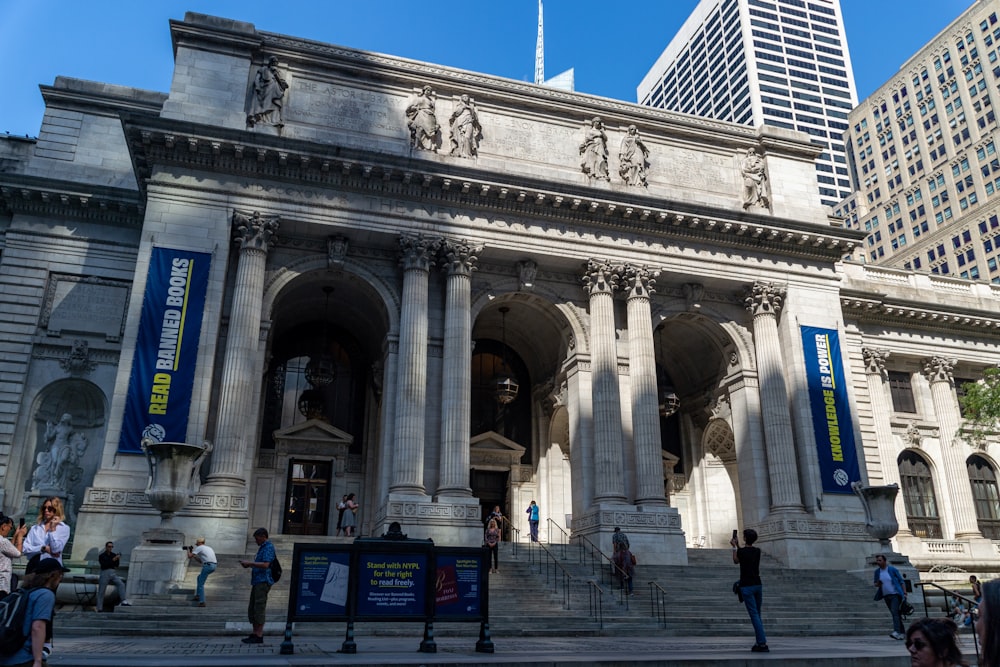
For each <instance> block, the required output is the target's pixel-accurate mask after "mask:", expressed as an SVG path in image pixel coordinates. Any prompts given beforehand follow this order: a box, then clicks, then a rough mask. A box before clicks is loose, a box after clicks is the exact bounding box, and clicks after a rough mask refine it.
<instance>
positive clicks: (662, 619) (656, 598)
mask: <svg viewBox="0 0 1000 667" xmlns="http://www.w3.org/2000/svg"><path fill="white" fill-rule="evenodd" d="M666 599H667V591H666V589H665V588H663V586H660V585H659V584H658V583H656V582H655V581H651V582H649V615H650V616H655V617H656V620H657V621H658V622H659V624H660V625H661V626H662V627H663V628H666V627H667V604H666Z"/></svg>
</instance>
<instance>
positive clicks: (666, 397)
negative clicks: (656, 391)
mask: <svg viewBox="0 0 1000 667" xmlns="http://www.w3.org/2000/svg"><path fill="white" fill-rule="evenodd" d="M680 407H681V399H680V397H679V396H678V395H677V394H675V393H674V390H673V389H672V388H671V387H665V388H664V389H663V391H661V392H660V416H661V417H663V418H667V417H669V416H670V415H672V414H674V413H675V412H677V411H678V410H679V409H680Z"/></svg>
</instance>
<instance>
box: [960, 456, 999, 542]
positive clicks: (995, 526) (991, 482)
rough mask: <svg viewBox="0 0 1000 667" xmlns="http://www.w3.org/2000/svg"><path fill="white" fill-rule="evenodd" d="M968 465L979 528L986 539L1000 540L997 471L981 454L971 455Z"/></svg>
mask: <svg viewBox="0 0 1000 667" xmlns="http://www.w3.org/2000/svg"><path fill="white" fill-rule="evenodd" d="M967 465H968V468H969V483H970V484H972V498H973V501H974V502H975V504H976V519H977V520H978V522H979V530H980V532H981V533H982V534H983V537H985V538H986V539H989V540H1000V494H998V493H997V476H996V471H995V470H993V466H991V465H990V463H989V461H987V460H986V459H984V458H983V457H981V456H970V457H969V460H968V461H967Z"/></svg>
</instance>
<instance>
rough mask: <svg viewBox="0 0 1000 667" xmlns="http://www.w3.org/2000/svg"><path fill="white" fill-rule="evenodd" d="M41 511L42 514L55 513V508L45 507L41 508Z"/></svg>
mask: <svg viewBox="0 0 1000 667" xmlns="http://www.w3.org/2000/svg"><path fill="white" fill-rule="evenodd" d="M42 511H43V512H55V511H56V508H55V507H53V506H52V505H45V506H43V507H42Z"/></svg>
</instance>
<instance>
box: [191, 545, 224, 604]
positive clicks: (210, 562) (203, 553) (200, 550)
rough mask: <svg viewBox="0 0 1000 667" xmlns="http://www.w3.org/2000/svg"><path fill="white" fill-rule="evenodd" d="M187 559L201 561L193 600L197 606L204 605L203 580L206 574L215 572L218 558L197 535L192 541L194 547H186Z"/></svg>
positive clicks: (213, 550)
mask: <svg viewBox="0 0 1000 667" xmlns="http://www.w3.org/2000/svg"><path fill="white" fill-rule="evenodd" d="M188 559H189V560H196V561H198V562H199V563H201V572H199V573H198V587H197V588H196V589H195V595H194V598H193V599H194V601H195V602H197V603H198V606H199V607H204V606H205V581H207V580H208V575H210V574H212V573H213V572H215V568H217V567H218V566H219V559H218V558H216V557H215V549H213V548H212V547H210V546H207V545H206V544H205V538H204V537H199V538H198V539H196V540H195V541H194V549H188Z"/></svg>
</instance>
